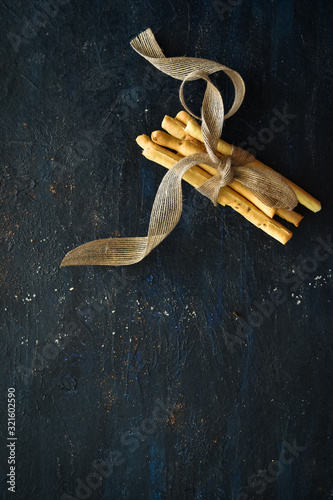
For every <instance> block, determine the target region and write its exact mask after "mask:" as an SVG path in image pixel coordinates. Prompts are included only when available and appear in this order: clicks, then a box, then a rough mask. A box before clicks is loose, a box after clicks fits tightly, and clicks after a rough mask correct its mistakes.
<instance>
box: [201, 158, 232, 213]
mask: <svg viewBox="0 0 333 500" xmlns="http://www.w3.org/2000/svg"><path fill="white" fill-rule="evenodd" d="M207 157H208V155H207ZM208 158H209V157H208ZM206 163H207V164H208V165H210V166H212V167H214V168H216V170H217V174H216V175H213V177H211V178H210V179H208V180H207V181H206V182H204V183H203V184H202V185H201V186H200V187H199V188H197V191H199V193H201V194H203V195H204V196H207V198H209V199H210V200H212V202H213V203H214V205H215V206H216V205H217V200H218V197H219V194H220V190H221V188H223V187H224V186H226V185H227V184H230V183H231V182H232V181H233V179H234V175H235V173H234V167H233V165H232V156H225V157H224V158H218V162H217V163H216V162H212V161H209V160H208V161H207V162H206Z"/></svg>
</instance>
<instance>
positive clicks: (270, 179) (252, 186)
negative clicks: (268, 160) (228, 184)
mask: <svg viewBox="0 0 333 500" xmlns="http://www.w3.org/2000/svg"><path fill="white" fill-rule="evenodd" d="M234 172H235V177H234V178H235V180H237V181H238V182H240V183H242V184H243V185H244V186H246V187H247V188H248V189H249V190H250V191H251V192H252V193H253V194H254V195H256V196H257V198H259V200H260V201H262V202H263V203H265V205H267V206H268V207H272V208H286V209H287V210H293V209H294V208H295V207H296V205H297V204H298V200H297V196H296V194H295V193H294V191H293V190H292V189H291V187H290V186H289V184H288V183H287V182H286V181H285V180H284V179H283V177H282V176H281V175H280V174H278V173H276V172H273V171H271V170H264V169H262V168H258V167H247V166H244V167H234Z"/></svg>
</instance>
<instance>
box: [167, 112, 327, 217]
mask: <svg viewBox="0 0 333 500" xmlns="http://www.w3.org/2000/svg"><path fill="white" fill-rule="evenodd" d="M184 113H185V112H184V111H183V112H181V113H178V115H177V121H178V123H179V121H180V118H182V119H186V120H187V124H186V127H185V134H188V135H190V136H192V137H193V138H194V139H196V140H199V141H201V142H203V138H202V134H201V127H200V125H199V123H197V122H196V121H195V120H193V118H192V117H191V116H190V117H189V118H187V117H185V116H184ZM217 150H218V151H219V152H220V153H222V154H223V155H230V154H231V152H232V146H231V144H228V143H227V142H225V141H223V140H222V139H220V140H219V142H218V145H217ZM249 166H252V167H259V168H263V169H266V170H272V171H273V172H274V170H273V169H272V168H271V167H268V166H267V165H265V164H264V163H262V162H261V161H259V160H255V161H254V162H252V163H249ZM282 177H283V176H282ZM283 178H284V180H285V181H286V182H287V183H288V184H289V186H290V187H291V188H292V190H293V191H294V192H295V194H296V196H297V199H298V201H299V202H300V203H301V204H302V205H304V206H305V207H307V208H308V209H309V210H312V212H319V210H321V203H320V202H319V201H318V200H316V198H314V197H313V196H311V195H310V194H309V193H307V192H306V191H304V189H302V188H300V187H299V186H297V185H296V184H294V183H293V182H292V181H290V180H289V179H287V178H286V177H283Z"/></svg>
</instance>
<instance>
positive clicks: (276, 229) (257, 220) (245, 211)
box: [136, 135, 293, 245]
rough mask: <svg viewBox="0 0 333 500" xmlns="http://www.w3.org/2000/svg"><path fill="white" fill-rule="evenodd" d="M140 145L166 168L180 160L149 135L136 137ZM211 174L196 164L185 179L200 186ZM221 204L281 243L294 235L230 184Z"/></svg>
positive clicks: (149, 157)
mask: <svg viewBox="0 0 333 500" xmlns="http://www.w3.org/2000/svg"><path fill="white" fill-rule="evenodd" d="M136 141H137V143H138V144H139V146H141V147H142V148H143V153H142V154H143V155H144V156H145V157H146V158H148V159H149V160H152V161H154V162H156V163H158V164H160V165H162V166H164V167H166V168H171V167H172V166H173V165H174V164H175V163H176V162H177V161H178V160H179V155H176V154H175V153H172V152H171V151H169V150H167V149H165V148H162V147H161V146H158V145H157V144H155V143H154V142H153V141H151V140H150V138H149V137H148V136H147V135H140V136H139V137H137V139H136ZM210 177H211V175H210V174H209V173H208V172H206V171H205V170H203V169H202V168H200V167H198V166H195V167H192V168H191V169H190V170H188V171H187V172H186V173H185V174H184V176H183V179H184V180H186V181H187V182H188V183H189V184H191V185H192V186H194V187H200V186H201V185H202V184H203V183H204V182H205V181H206V180H207V179H209V178H210ZM217 202H218V203H219V204H220V205H223V206H225V205H228V206H230V207H231V208H233V209H234V210H236V211H237V212H239V213H240V214H241V215H243V217H245V218H246V219H247V220H248V221H249V222H251V223H252V224H254V225H255V226H256V227H258V228H260V229H262V230H263V231H264V232H265V233H267V234H269V235H270V236H272V237H273V238H275V239H276V240H278V241H279V242H280V243H282V244H283V245H285V244H286V243H287V241H289V240H290V238H291V237H292V234H293V233H292V232H291V231H289V230H288V229H286V228H285V227H284V226H282V224H280V223H279V222H276V221H275V220H273V219H271V218H270V217H267V215H266V214H264V213H263V212H262V211H261V210H259V209H258V208H257V207H256V206H255V205H253V203H251V202H250V201H249V200H247V199H246V198H244V197H243V196H242V195H240V194H239V193H237V192H236V191H234V190H233V189H231V188H230V187H229V186H224V187H223V188H221V190H220V195H219V198H218V200H217Z"/></svg>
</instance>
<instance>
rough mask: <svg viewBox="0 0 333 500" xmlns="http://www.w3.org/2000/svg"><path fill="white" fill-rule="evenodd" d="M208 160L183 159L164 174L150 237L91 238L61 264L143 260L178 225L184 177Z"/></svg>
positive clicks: (123, 263)
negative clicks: (187, 172) (190, 170)
mask: <svg viewBox="0 0 333 500" xmlns="http://www.w3.org/2000/svg"><path fill="white" fill-rule="evenodd" d="M206 159H207V153H202V154H196V155H192V156H190V157H186V158H183V159H182V160H180V161H178V162H177V163H176V164H175V165H174V166H173V167H172V168H171V169H170V170H169V172H168V173H167V174H166V175H165V176H164V177H163V179H162V182H161V184H160V186H159V188H158V191H157V193H156V197H155V201H154V204H153V208H152V211H151V215H150V222H149V229H148V234H147V236H145V237H136V238H106V239H101V240H95V241H90V242H89V243H85V244H84V245H81V246H79V247H77V248H75V249H74V250H72V251H71V252H69V253H68V254H67V255H66V256H65V258H64V259H63V261H62V262H61V265H60V266H61V267H64V266H88V265H97V266H127V265H130V264H136V263H137V262H140V261H141V260H142V259H143V258H144V257H146V256H147V255H148V254H149V253H150V252H151V251H152V250H153V249H154V248H155V247H156V246H157V245H159V244H160V243H161V242H162V241H163V240H164V238H166V237H167V236H168V234H170V233H171V231H172V230H173V229H174V227H175V226H176V225H177V223H178V221H179V219H180V216H181V213H182V206H183V200H182V187H181V180H182V176H183V175H184V173H185V172H186V171H187V170H189V169H190V168H192V167H193V166H194V165H197V163H201V162H202V161H204V160H206Z"/></svg>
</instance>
